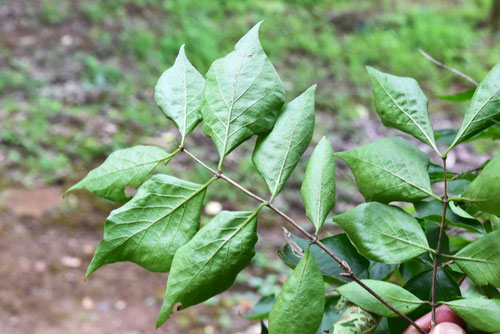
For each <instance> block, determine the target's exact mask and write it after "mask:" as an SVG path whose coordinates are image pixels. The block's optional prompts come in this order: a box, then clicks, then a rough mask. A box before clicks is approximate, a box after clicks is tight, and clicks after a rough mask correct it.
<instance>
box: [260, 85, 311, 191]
mask: <svg viewBox="0 0 500 334" xmlns="http://www.w3.org/2000/svg"><path fill="white" fill-rule="evenodd" d="M315 91H316V86H312V87H310V88H309V89H308V90H306V91H305V92H304V93H302V94H301V95H300V96H298V97H296V98H295V99H294V100H293V101H291V102H289V103H287V104H285V105H284V106H283V109H282V110H281V112H280V114H279V115H278V119H277V121H276V124H275V125H274V127H273V129H272V131H271V132H269V133H268V134H266V135H263V136H259V138H258V140H257V143H256V145H255V150H254V152H253V156H252V161H253V164H254V165H255V167H257V171H258V172H259V174H260V175H262V177H263V178H264V180H266V183H267V186H268V188H269V190H270V191H271V196H272V198H274V197H275V196H276V195H277V194H278V193H279V192H280V191H281V189H283V186H284V185H285V183H286V180H288V178H289V177H290V175H291V174H292V172H293V170H294V169H295V166H297V163H298V162H299V159H300V157H301V156H302V154H304V152H305V151H306V149H307V147H308V146H309V143H310V142H311V138H312V135H313V131H314V92H315Z"/></svg>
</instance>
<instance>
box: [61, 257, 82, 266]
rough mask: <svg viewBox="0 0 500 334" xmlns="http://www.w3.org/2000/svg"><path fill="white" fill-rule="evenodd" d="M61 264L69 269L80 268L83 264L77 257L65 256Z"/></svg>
mask: <svg viewBox="0 0 500 334" xmlns="http://www.w3.org/2000/svg"><path fill="white" fill-rule="evenodd" d="M61 264H62V265H63V266H65V267H68V268H78V267H80V265H81V264H82V260H80V259H79V258H77V257H72V256H63V257H62V259H61Z"/></svg>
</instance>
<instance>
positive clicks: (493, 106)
mask: <svg viewBox="0 0 500 334" xmlns="http://www.w3.org/2000/svg"><path fill="white" fill-rule="evenodd" d="M495 121H497V122H498V121H500V64H497V65H496V66H495V67H493V69H491V71H490V72H489V73H488V74H487V75H486V77H485V78H484V80H483V81H482V82H481V83H480V84H479V86H478V87H477V88H476V91H475V92H474V96H473V97H472V100H471V103H470V106H469V108H468V109H467V112H466V113H465V116H464V120H463V122H462V125H461V126H460V129H459V130H458V133H457V136H456V137H455V140H454V141H453V144H452V145H451V146H450V149H451V148H452V147H453V146H455V145H456V144H458V143H461V142H463V141H464V140H466V139H468V138H470V137H472V136H474V135H475V134H477V133H479V132H480V131H482V130H484V129H486V128H487V127H489V126H491V125H492V124H494V122H495ZM450 149H448V150H450Z"/></svg>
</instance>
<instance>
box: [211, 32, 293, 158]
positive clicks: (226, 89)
mask: <svg viewBox="0 0 500 334" xmlns="http://www.w3.org/2000/svg"><path fill="white" fill-rule="evenodd" d="M259 26H260V23H258V24H257V25H255V26H254V27H253V28H252V29H251V30H250V31H249V32H248V33H247V34H246V35H245V36H243V38H242V39H240V41H239V42H238V43H237V44H236V47H235V50H234V51H233V52H231V53H230V54H228V55H227V56H225V57H224V58H221V59H218V60H216V61H215V62H214V63H213V64H212V66H210V69H209V71H208V73H207V76H206V78H207V81H206V84H205V89H204V91H203V95H202V100H201V113H202V115H203V131H204V132H205V134H206V135H207V136H209V137H210V138H212V140H213V141H214V143H215V146H216V147H217V150H218V151H219V155H220V156H221V162H222V160H223V159H224V157H225V156H226V155H227V154H229V153H230V152H231V151H232V150H233V149H235V148H236V147H237V146H238V145H240V144H241V143H242V142H244V141H245V140H247V139H249V138H250V137H251V136H253V135H256V134H257V135H259V134H264V133H267V132H269V131H270V130H271V129H272V127H273V125H274V123H275V122H276V117H277V115H278V112H279V110H280V109H281V107H282V105H283V103H284V101H285V89H284V87H283V83H282V82H281V80H280V78H279V76H278V73H277V72H276V70H275V69H274V67H273V65H272V64H271V62H270V61H269V59H268V58H267V56H266V54H265V53H264V50H263V49H262V46H261V45H260V42H259V36H258V31H259Z"/></svg>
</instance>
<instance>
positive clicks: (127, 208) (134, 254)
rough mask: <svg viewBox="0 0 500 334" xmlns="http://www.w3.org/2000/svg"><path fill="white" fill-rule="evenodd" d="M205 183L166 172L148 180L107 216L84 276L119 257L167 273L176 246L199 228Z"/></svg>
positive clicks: (190, 236) (119, 259) (120, 259)
mask: <svg viewBox="0 0 500 334" xmlns="http://www.w3.org/2000/svg"><path fill="white" fill-rule="evenodd" d="M206 187H207V185H200V184H195V183H191V182H187V181H183V180H181V179H178V178H175V177H172V176H168V175H155V176H153V177H152V178H151V179H149V180H148V181H146V182H145V183H144V184H143V185H142V186H141V188H139V191H138V192H137V194H136V195H135V196H134V198H133V199H132V200H131V201H129V202H127V203H126V204H125V205H123V206H122V207H120V208H118V209H116V210H114V211H112V212H111V214H110V215H109V217H108V219H107V220H106V223H105V224H104V240H103V241H102V242H101V243H100V244H99V246H98V247H97V249H96V251H95V254H94V257H93V259H92V262H91V263H90V266H89V268H88V270H87V275H86V276H88V275H90V274H91V273H93V272H94V271H96V270H97V269H98V268H100V267H101V266H103V265H105V264H109V263H114V262H119V261H130V262H134V263H137V264H138V265H140V266H142V267H144V268H146V269H148V270H150V271H154V272H167V271H168V270H169V269H170V265H171V263H172V258H173V257H174V254H175V252H176V251H177V249H179V247H181V246H182V245H184V244H185V243H186V242H188V241H189V240H190V239H191V238H192V237H193V235H194V234H195V233H196V231H198V229H199V228H200V215H201V209H202V206H203V198H204V196H205V190H206Z"/></svg>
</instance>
